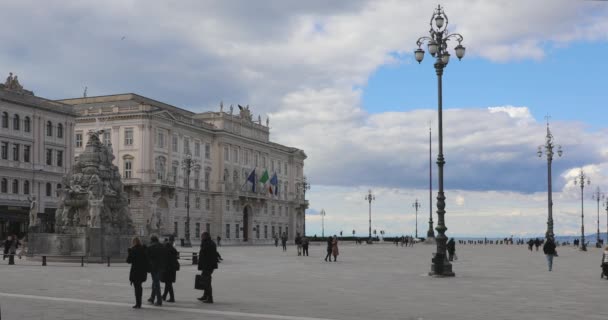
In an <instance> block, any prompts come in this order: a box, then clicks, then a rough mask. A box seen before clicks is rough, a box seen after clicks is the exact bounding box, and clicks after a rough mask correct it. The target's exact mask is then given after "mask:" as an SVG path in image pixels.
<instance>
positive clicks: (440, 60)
mask: <svg viewBox="0 0 608 320" xmlns="http://www.w3.org/2000/svg"><path fill="white" fill-rule="evenodd" d="M430 25H431V29H430V30H429V33H430V36H424V37H421V38H419V39H418V41H416V44H417V45H418V49H416V51H414V53H415V56H416V61H418V63H420V62H422V59H423V58H424V50H422V48H421V47H422V45H423V44H424V43H427V44H428V48H429V52H430V54H431V56H433V57H434V58H436V60H435V64H434V66H435V72H436V73H437V89H438V90H437V93H438V101H437V102H438V103H437V109H438V118H439V121H438V124H437V126H438V130H439V132H438V137H439V154H438V155H437V167H438V180H439V183H438V188H439V190H438V192H437V228H435V230H437V238H436V240H437V252H436V253H435V257H434V258H433V262H432V265H431V272H430V273H429V275H432V276H439V277H453V276H454V272H452V264H450V262H449V261H448V259H447V257H446V242H447V239H448V238H447V236H446V235H445V231H446V230H447V229H448V228H447V227H446V226H445V219H444V215H445V195H444V192H443V166H444V164H445V158H444V157H443V113H442V108H443V97H442V81H441V78H442V76H443V69H445V67H446V66H447V65H448V63H449V62H450V54H449V53H448V41H450V40H452V39H453V40H456V41H458V45H457V46H456V47H455V48H454V50H455V53H456V57H457V58H458V60H460V59H462V57H464V53H465V47H463V46H462V44H461V43H462V40H463V37H462V35H460V34H458V33H452V34H450V33H449V32H448V16H447V15H446V14H445V12H444V11H443V8H442V7H441V6H440V5H439V6H437V9H435V11H434V12H433V15H432V16H431V21H430Z"/></svg>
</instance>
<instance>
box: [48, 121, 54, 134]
mask: <svg viewBox="0 0 608 320" xmlns="http://www.w3.org/2000/svg"><path fill="white" fill-rule="evenodd" d="M46 136H47V137H52V136H53V123H52V122H50V121H47V122H46Z"/></svg>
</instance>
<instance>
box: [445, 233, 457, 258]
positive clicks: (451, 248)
mask: <svg viewBox="0 0 608 320" xmlns="http://www.w3.org/2000/svg"><path fill="white" fill-rule="evenodd" d="M446 249H447V250H448V260H450V261H454V254H455V253H456V242H455V241H454V238H451V239H450V241H448V243H447V244H446Z"/></svg>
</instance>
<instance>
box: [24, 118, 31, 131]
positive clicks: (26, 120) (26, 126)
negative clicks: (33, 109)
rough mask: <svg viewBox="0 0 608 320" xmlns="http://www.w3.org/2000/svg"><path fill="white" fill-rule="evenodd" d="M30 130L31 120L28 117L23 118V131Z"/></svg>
mask: <svg viewBox="0 0 608 320" xmlns="http://www.w3.org/2000/svg"><path fill="white" fill-rule="evenodd" d="M30 130H31V121H30V117H25V118H23V131H25V132H30Z"/></svg>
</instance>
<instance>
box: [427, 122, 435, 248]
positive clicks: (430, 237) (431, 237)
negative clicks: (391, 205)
mask: <svg viewBox="0 0 608 320" xmlns="http://www.w3.org/2000/svg"><path fill="white" fill-rule="evenodd" d="M431 144H432V140H431V126H430V123H429V230H428V231H427V232H426V239H427V243H429V241H434V239H435V231H434V230H433V165H432V163H433V161H432V155H431V154H432V150H433V148H432V147H431ZM431 243H432V242H431Z"/></svg>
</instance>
